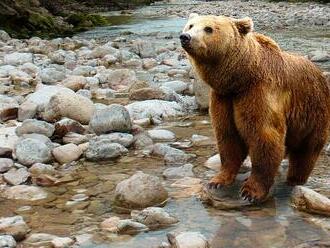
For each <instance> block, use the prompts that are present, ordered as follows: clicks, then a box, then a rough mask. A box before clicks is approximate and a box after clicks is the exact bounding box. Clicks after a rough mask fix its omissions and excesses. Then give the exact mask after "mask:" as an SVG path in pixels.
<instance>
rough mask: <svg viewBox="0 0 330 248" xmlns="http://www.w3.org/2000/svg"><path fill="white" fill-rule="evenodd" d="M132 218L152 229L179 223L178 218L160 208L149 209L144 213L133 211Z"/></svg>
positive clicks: (143, 211)
mask: <svg viewBox="0 0 330 248" xmlns="http://www.w3.org/2000/svg"><path fill="white" fill-rule="evenodd" d="M131 217H132V219H133V220H134V221H136V222H140V223H142V224H144V225H146V226H148V227H150V228H155V227H164V226H169V225H173V224H175V223H177V222H179V221H178V219H177V218H176V217H174V216H172V215H170V214H169V213H167V212H166V211H165V210H164V209H162V208H159V207H149V208H145V209H143V210H142V211H139V210H133V211H132V212H131Z"/></svg>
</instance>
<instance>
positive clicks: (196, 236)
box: [167, 232, 210, 248]
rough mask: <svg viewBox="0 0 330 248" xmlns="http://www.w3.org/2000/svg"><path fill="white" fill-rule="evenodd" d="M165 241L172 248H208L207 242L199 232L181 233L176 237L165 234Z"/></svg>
mask: <svg viewBox="0 0 330 248" xmlns="http://www.w3.org/2000/svg"><path fill="white" fill-rule="evenodd" d="M167 239H168V241H169V243H170V244H171V247H173V248H209V247H210V245H209V242H208V241H207V239H206V238H205V237H204V236H203V235H202V234H201V233H199V232H182V233H179V234H178V235H174V234H171V233H169V234H167Z"/></svg>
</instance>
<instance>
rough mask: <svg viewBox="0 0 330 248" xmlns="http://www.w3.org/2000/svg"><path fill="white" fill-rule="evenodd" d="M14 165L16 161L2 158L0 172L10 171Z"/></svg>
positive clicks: (0, 159)
mask: <svg viewBox="0 0 330 248" xmlns="http://www.w3.org/2000/svg"><path fill="white" fill-rule="evenodd" d="M13 166H14V161H13V160H11V159H9V158H0V173H4V172H7V171H9V170H10V169H11V168H12V167H13Z"/></svg>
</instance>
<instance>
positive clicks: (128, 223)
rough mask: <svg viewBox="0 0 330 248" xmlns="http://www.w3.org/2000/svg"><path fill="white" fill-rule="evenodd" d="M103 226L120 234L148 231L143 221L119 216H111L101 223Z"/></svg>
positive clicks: (104, 228)
mask: <svg viewBox="0 0 330 248" xmlns="http://www.w3.org/2000/svg"><path fill="white" fill-rule="evenodd" d="M101 228H102V229H103V230H106V231H108V232H113V233H118V234H136V233H139V232H144V231H148V230H149V229H148V227H147V226H146V225H144V224H142V223H139V222H135V221H133V220H130V219H126V220H121V219H120V218H118V217H111V218H109V219H106V220H104V221H103V222H102V223H101Z"/></svg>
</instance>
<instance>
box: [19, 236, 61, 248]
mask: <svg viewBox="0 0 330 248" xmlns="http://www.w3.org/2000/svg"><path fill="white" fill-rule="evenodd" d="M55 238H57V236H55V235H52V234H48V233H33V234H31V235H30V236H29V237H28V238H27V239H26V240H24V244H25V245H27V247H51V246H52V241H53V240H54V239H55Z"/></svg>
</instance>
